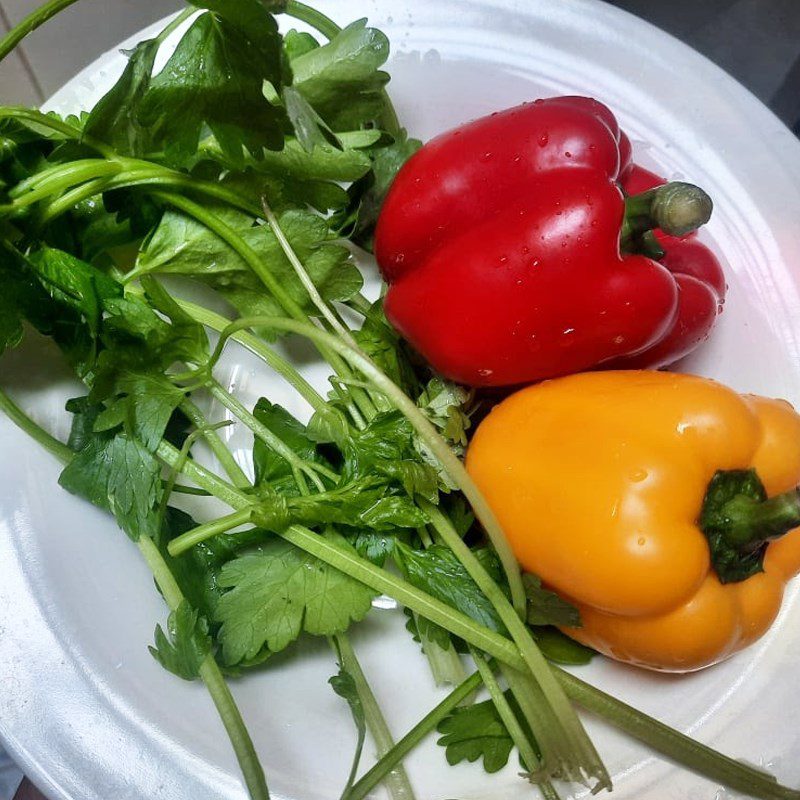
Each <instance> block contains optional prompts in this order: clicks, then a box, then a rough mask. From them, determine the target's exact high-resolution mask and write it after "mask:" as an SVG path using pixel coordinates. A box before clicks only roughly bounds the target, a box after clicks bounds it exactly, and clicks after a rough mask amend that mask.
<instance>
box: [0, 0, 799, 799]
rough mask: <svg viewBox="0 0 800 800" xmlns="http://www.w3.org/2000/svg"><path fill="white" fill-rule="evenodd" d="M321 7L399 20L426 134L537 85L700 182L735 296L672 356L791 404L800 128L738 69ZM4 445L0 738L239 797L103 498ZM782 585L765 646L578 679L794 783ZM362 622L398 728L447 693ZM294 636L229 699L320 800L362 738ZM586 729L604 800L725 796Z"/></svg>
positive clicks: (572, 6) (493, 10)
mask: <svg viewBox="0 0 800 800" xmlns="http://www.w3.org/2000/svg"><path fill="white" fill-rule="evenodd" d="M324 6H325V9H326V11H329V12H330V13H331V14H332V16H334V17H335V18H336V19H337V20H338V21H340V22H347V21H350V20H352V19H355V18H357V17H361V16H364V15H368V16H369V18H370V22H371V23H374V24H376V25H378V26H379V27H381V28H382V29H383V30H385V31H386V32H387V33H388V34H389V36H390V38H391V41H392V43H393V46H394V54H393V57H392V59H391V62H390V65H389V68H390V71H391V73H392V76H393V81H392V84H391V93H392V96H393V98H394V99H395V101H396V104H397V107H398V111H399V114H400V118H401V119H402V120H403V121H404V124H406V125H407V126H408V128H409V129H410V130H411V131H412V132H414V133H415V134H416V135H419V136H422V137H428V136H431V135H432V134H434V133H436V132H438V131H441V130H443V129H445V128H447V127H449V126H451V125H453V124H455V123H459V122H462V121H464V120H467V119H469V118H471V117H475V116H478V115H482V114H484V113H486V112H489V111H491V110H495V109H500V108H503V107H505V106H509V105H512V104H515V103H518V102H520V101H522V100H528V99H532V98H535V97H538V96H540V95H550V94H561V93H581V94H592V95H594V96H595V97H598V98H599V99H601V100H603V101H605V102H607V103H608V104H609V105H610V106H611V107H612V108H613V109H614V111H615V112H616V113H617V115H618V116H619V118H620V121H621V122H622V124H623V126H624V127H625V128H626V129H627V130H628V132H629V133H630V134H631V135H632V137H633V139H634V140H635V142H636V155H637V157H638V159H639V160H640V161H642V162H643V163H645V164H649V165H651V166H653V165H657V166H659V167H660V168H661V170H662V171H663V172H664V173H665V174H667V175H668V176H670V177H676V176H686V177H688V178H691V179H692V180H695V181H697V182H698V183H700V184H702V185H703V186H705V188H706V189H707V190H708V191H709V192H710V193H711V194H712V196H713V197H714V199H715V200H716V213H715V216H714V219H713V221H712V223H711V225H710V226H709V230H708V233H707V234H706V235H707V236H709V237H712V238H713V239H714V241H715V242H716V247H717V249H718V252H720V253H721V254H722V255H723V257H724V260H725V261H726V263H727V265H728V267H729V280H730V284H731V291H730V296H729V301H728V305H727V308H726V312H725V314H724V315H723V318H722V322H721V324H720V326H719V328H718V329H717V331H716V333H715V335H714V338H713V340H712V342H711V343H710V344H708V345H707V346H706V347H705V348H704V349H703V350H702V351H701V352H700V353H698V354H697V355H696V356H694V357H693V358H692V359H691V360H690V361H688V362H687V363H686V364H685V365H684V366H685V368H686V370H689V371H695V372H700V373H703V374H708V375H713V376H714V377H716V378H719V379H721V380H723V381H725V382H727V383H729V384H731V385H732V386H734V387H735V388H737V389H739V390H743V391H753V392H758V393H763V394H767V395H773V396H782V397H786V398H788V399H790V400H793V401H800V369H799V368H798V367H800V364H799V362H800V347H799V346H798V341H799V337H798V333H800V322H798V320H800V315H798V311H800V296H799V295H798V286H797V279H796V275H797V272H796V270H797V265H798V264H800V240H799V239H798V224H797V221H798V219H800V143H798V142H797V141H796V140H795V138H794V137H793V136H792V135H791V134H790V133H789V131H788V130H786V128H784V127H783V125H782V124H781V123H780V122H779V121H778V120H777V119H776V118H775V117H774V116H773V115H772V114H771V113H770V112H769V111H767V110H766V109H765V108H764V106H762V105H761V104H760V103H759V102H758V101H757V100H756V99H755V98H754V97H753V96H752V95H750V94H749V93H748V92H747V91H746V90H745V89H743V88H742V87H741V86H740V85H739V84H737V83H736V82H735V81H733V80H732V79H731V78H730V77H728V76H727V75H725V74H724V73H723V72H721V71H720V70H719V69H717V68H716V67H715V66H713V65H712V64H711V63H709V62H708V61H706V60H705V59H704V58H702V57H701V56H699V55H698V54H697V53H695V52H693V51H692V50H690V49H689V48H687V47H685V46H684V45H682V44H680V43H679V42H677V41H676V40H674V39H672V38H670V37H668V36H666V35H665V34H663V33H661V32H660V31H658V30H656V29H655V28H653V27H650V26H649V25H646V24H645V23H643V22H641V21H640V20H638V19H636V18H635V17H633V16H630V15H628V14H626V13H624V12H621V11H619V10H617V9H614V8H612V7H610V6H607V5H605V4H602V3H599V2H595V1H594V0H562V2H554V1H553V0H491V1H486V0H449V1H448V0H438V1H437V2H436V3H433V2H424V0H406V2H403V3H397V2H396V0H371V1H370V2H365V1H364V0H362V1H361V2H350V1H349V0H335V1H334V2H328V3H325V4H324ZM137 38H139V37H137ZM128 44H130V43H128ZM122 65H123V59H122V57H121V56H120V55H119V54H117V53H110V54H108V55H106V56H104V57H103V58H101V59H100V60H99V61H97V62H96V63H95V64H94V65H93V66H92V67H90V68H89V69H88V70H86V71H85V72H83V73H82V74H81V75H79V76H78V77H77V78H75V79H74V80H72V81H70V83H69V84H67V86H66V87H65V88H64V89H63V90H62V91H61V92H59V94H58V95H57V96H56V97H55V98H54V99H53V101H52V107H54V108H57V109H59V110H62V111H66V110H68V111H74V110H76V108H77V107H78V106H87V105H91V103H92V102H93V101H94V100H96V99H97V97H99V96H100V94H101V93H102V92H103V91H104V90H105V89H106V88H107V87H108V86H109V85H110V83H111V81H112V80H113V78H114V76H115V75H117V74H118V73H119V71H120V70H121V68H122ZM643 142H647V143H648V144H643ZM31 353H36V358H37V360H35V361H31V360H30V357H31ZM39 359H40V356H39V349H38V346H35V345H27V346H26V347H25V348H23V349H22V350H21V351H20V352H17V353H15V354H13V355H12V356H11V357H8V358H6V359H5V360H4V362H3V370H2V384H3V386H4V387H6V388H8V389H9V390H10V391H11V392H12V393H13V395H14V396H16V397H17V398H20V399H21V400H22V401H23V402H24V403H26V404H28V403H32V404H33V408H34V409H35V414H36V417H37V418H38V419H39V420H41V421H42V422H43V423H44V424H46V425H48V426H50V427H51V428H54V429H55V430H57V431H58V432H59V433H61V434H63V433H64V430H65V428H64V425H65V422H64V416H65V415H64V414H63V412H62V403H63V398H64V397H65V396H68V394H69V392H70V391H72V392H74V391H76V388H75V387H74V386H71V385H70V383H69V381H67V380H66V379H65V381H64V383H63V386H61V387H59V390H55V389H54V390H52V391H51V390H50V389H49V388H48V390H47V391H46V392H44V393H43V396H42V393H41V392H40V390H41V389H42V388H43V387H49V386H50V385H51V383H52V380H53V375H54V374H56V372H54V369H53V368H51V367H45V366H44V365H43V362H42V361H41V360H39ZM226 369H227V370H228V374H229V376H230V378H231V382H233V383H235V384H236V385H237V389H238V390H239V391H241V392H243V394H244V395H245V396H246V397H247V398H248V399H249V400H255V398H256V397H257V396H258V393H259V392H260V391H263V392H266V393H268V394H269V395H270V397H271V398H272V399H274V400H277V401H279V402H283V403H285V404H286V405H288V406H289V407H290V408H293V409H295V410H296V411H298V412H301V411H302V407H301V406H299V405H298V404H297V402H296V401H293V400H292V399H291V396H290V395H289V394H288V393H287V392H286V391H285V390H284V388H283V387H282V386H281V385H280V384H279V383H278V382H277V380H275V379H271V378H269V376H264V375H263V373H259V374H258V375H256V372H255V369H256V364H254V363H252V362H250V361H248V360H247V359H246V358H244V357H241V358H240V357H239V356H237V360H235V361H229V362H227V366H226ZM316 377H317V378H319V377H320V373H319V372H317V373H316ZM62 390H63V391H62ZM34 394H35V395H36V399H35V400H34V398H33V395H34ZM0 453H1V454H2V456H1V457H0V565H2V580H0V734H2V738H3V741H4V743H5V744H6V745H7V747H8V748H9V750H10V751H11V752H12V753H13V754H14V755H15V756H16V758H17V759H18V760H19V761H20V763H21V764H22V765H23V766H24V768H25V769H26V770H27V771H28V773H29V774H30V775H31V776H32V777H33V779H34V781H35V782H36V783H37V784H39V785H40V786H41V787H42V788H43V789H44V790H45V792H46V793H47V794H49V795H50V796H51V797H52V798H74V800H110V799H111V798H114V800H122V799H123V798H131V799H133V798H137V799H139V798H151V797H153V798H155V797H157V798H160V800H179V799H180V800H203V799H204V798H224V799H225V800H234V798H238V799H239V800H241V798H243V797H244V791H243V789H242V787H241V784H240V780H239V776H238V771H237V768H236V765H235V763H234V759H233V756H232V754H231V751H230V747H229V745H228V742H227V740H226V738H225V735H224V733H223V731H222V729H221V726H220V723H219V720H218V719H217V718H216V715H215V713H214V710H213V708H212V705H211V702H210V700H209V699H208V697H207V695H206V694H205V691H204V689H203V687H202V686H200V685H193V684H192V685H190V684H186V683H183V682H181V681H179V680H178V679H176V678H173V677H172V676H170V675H168V674H167V673H166V672H164V671H163V670H162V669H161V668H160V667H158V666H157V665H156V663H155V662H154V661H153V660H152V659H151V657H150V655H149V654H148V653H147V649H146V645H147V644H148V643H149V642H150V641H151V637H152V632H153V627H154V625H155V623H156V622H158V621H162V620H163V618H164V616H165V610H164V607H163V605H162V603H161V601H160V599H159V598H158V596H157V595H156V592H155V591H154V590H153V587H152V581H151V579H150V577H149V574H148V572H147V570H146V568H145V567H144V565H143V564H142V563H141V560H140V559H139V558H138V555H137V553H136V551H135V549H134V548H133V547H132V546H131V545H130V543H129V542H128V541H127V540H126V539H125V537H124V535H123V534H122V533H120V532H119V531H118V530H117V529H116V527H115V525H114V523H113V522H112V521H111V520H110V519H109V518H108V517H107V516H106V515H104V514H102V513H100V512H99V511H96V510H94V509H92V508H90V507H89V506H88V505H86V504H84V503H83V502H81V501H79V500H77V499H75V498H73V497H71V496H69V495H67V494H66V493H65V492H63V491H61V490H60V489H58V488H57V486H56V479H57V476H58V468H57V466H56V464H55V463H54V462H53V461H52V460H51V459H50V458H49V457H47V456H46V455H45V454H43V453H42V452H40V451H39V450H38V449H37V448H36V447H35V446H34V445H32V444H31V443H30V442H28V441H27V440H26V438H25V437H24V436H23V435H22V434H21V433H19V432H17V431H16V430H15V429H14V428H13V427H12V426H11V425H10V424H9V423H8V422H7V421H6V420H5V419H1V420H0ZM243 453H244V450H242V454H243ZM796 595H797V586H796V585H795V586H793V587H792V589H791V590H790V591H789V592H788V593H787V598H786V602H785V605H784V610H783V613H782V615H781V618H780V620H779V621H778V623H777V624H776V625H775V627H774V628H773V629H772V631H771V632H770V634H769V635H768V636H767V637H766V638H765V639H764V640H762V641H761V642H760V643H759V644H758V645H757V646H756V647H754V648H752V649H751V650H750V651H748V652H746V653H744V654H742V655H740V656H738V657H736V658H734V659H732V660H731V661H729V662H727V663H726V664H724V665H722V666H719V667H716V668H714V669H712V670H708V671H706V672H704V673H701V674H698V675H694V676H691V677H682V678H676V677H660V676H656V675H650V674H646V673H643V672H639V671H636V670H633V669H628V668H625V667H623V666H620V665H617V664H613V663H611V662H608V661H603V660H599V659H598V660H596V663H594V664H592V665H591V666H590V667H588V668H585V669H582V670H581V675H582V676H583V677H584V678H586V679H587V680H589V681H591V682H593V683H596V684H597V685H599V686H601V687H602V688H604V689H606V690H608V691H611V692H613V693H614V694H616V695H618V696H620V697H622V698H624V699H625V700H627V701H629V702H631V703H633V704H634V705H636V706H638V707H639V708H641V709H643V710H645V711H648V712H650V713H652V714H654V715H655V716H657V717H659V718H660V719H662V720H664V721H665V722H667V723H669V724H670V725H673V726H676V727H678V728H680V729H681V730H684V731H688V732H691V733H692V734H693V735H696V736H697V737H699V738H700V739H702V740H703V741H706V742H709V743H711V744H713V745H714V746H716V747H718V748H720V749H722V750H724V751H725V752H727V753H730V754H732V755H734V756H737V757H742V758H745V759H747V760H749V761H752V762H757V763H761V764H765V765H768V766H769V768H770V769H772V770H774V771H775V772H776V773H777V774H778V775H779V777H780V778H781V779H783V780H784V781H786V782H789V783H794V784H798V783H800V758H798V757H797V756H798V755H800V727H798V726H797V724H796V721H797V716H798V713H800V695H798V692H797V680H796V676H797V668H798V665H800V634H799V633H798V631H799V630H800V626H798V621H800V610H798V608H797V607H796V606H797V604H796V602H795V600H796ZM354 638H355V642H356V645H357V648H358V651H359V654H360V655H361V657H362V659H363V663H364V667H365V669H366V672H367V674H368V676H369V678H370V680H371V681H372V683H373V685H374V687H375V690H376V693H377V695H378V698H379V699H380V701H381V703H382V705H383V707H384V709H385V711H386V714H387V716H388V718H389V720H390V721H391V726H392V728H393V730H394V732H395V734H396V735H402V734H403V733H404V732H405V731H406V730H408V728H409V727H410V726H411V725H412V724H414V723H415V722H416V721H417V719H418V718H419V717H420V716H421V715H422V714H423V713H424V712H425V711H427V710H428V709H429V708H430V707H431V706H432V705H433V704H434V703H435V702H436V701H437V700H438V699H439V698H441V696H442V692H441V691H437V690H436V689H435V688H434V687H433V686H432V682H431V679H430V676H429V673H428V670H427V667H426V664H425V662H424V660H423V658H422V657H421V655H420V654H419V653H418V652H417V648H416V646H415V645H414V644H413V643H412V642H411V641H410V639H409V637H408V636H407V635H406V634H405V633H404V632H403V631H402V618H401V615H399V614H397V613H396V612H391V611H383V612H381V611H376V612H375V613H373V614H372V615H371V620H370V621H369V622H367V623H366V624H364V625H362V626H359V628H358V630H357V633H356V635H355V637H354ZM302 648H303V655H302V657H300V658H297V657H295V658H292V659H276V662H277V663H276V664H275V665H274V666H273V667H272V668H271V669H270V670H268V671H266V672H264V673H261V674H259V675H252V676H249V677H247V678H246V679H244V680H241V681H237V682H235V684H234V692H235V694H236V697H237V700H238V701H239V703H240V705H241V708H242V709H243V712H244V716H245V717H246V719H247V722H248V724H249V726H250V730H251V731H252V733H253V737H254V739H255V743H256V746H257V749H258V751H259V752H260V754H261V756H262V758H263V762H264V765H265V767H266V770H267V775H268V778H269V782H270V788H271V790H272V792H273V794H274V796H275V797H277V798H281V797H284V798H291V800H317V798H319V800H332V799H333V798H336V797H338V795H339V792H340V790H341V787H342V785H343V781H344V777H345V773H346V771H347V768H348V762H349V758H350V752H351V745H352V743H353V738H354V735H353V731H352V727H351V722H350V720H349V719H348V712H347V711H346V709H345V708H344V707H343V704H342V703H341V701H340V700H339V699H338V698H336V697H335V696H334V694H333V693H332V691H331V690H330V688H329V687H328V685H327V683H326V680H327V678H328V677H329V675H331V674H332V672H333V671H334V662H333V658H332V656H331V654H330V652H329V651H328V650H327V649H326V648H325V646H324V645H323V644H322V643H310V644H303V646H302ZM588 723H589V727H590V729H591V732H592V733H593V734H594V735H595V738H596V741H597V743H598V745H599V748H600V750H601V753H602V754H603V756H604V757H605V759H606V762H607V764H608V766H609V768H610V770H611V771H612V773H613V776H614V781H615V784H616V787H617V794H616V795H615V796H617V797H619V798H628V799H629V800H630V799H632V798H637V800H643V799H644V798H648V799H650V800H655V799H656V798H657V800H671V799H672V798H674V799H675V800H678V798H680V800H687V799H688V800H691V799H693V798H696V799H697V800H712V798H721V797H723V796H725V797H728V795H723V794H722V793H718V787H716V786H713V785H711V784H709V783H707V782H704V781H702V780H700V779H699V778H696V777H694V776H691V775H688V774H687V773H685V772H682V771H678V770H676V769H675V768H673V767H670V766H669V765H666V764H664V763H663V762H661V761H659V760H656V759H654V758H653V757H652V756H651V755H650V754H649V753H648V752H647V751H646V750H644V749H643V748H641V747H639V746H637V745H635V744H632V743H631V742H630V741H629V740H627V739H625V738H624V737H622V736H619V735H617V734H616V733H614V732H613V731H612V730H610V729H609V728H607V727H606V726H605V725H603V724H600V723H598V722H596V721H595V720H592V719H590V720H588ZM367 751H368V753H369V755H372V748H370V747H368V748H367ZM407 768H408V771H409V773H410V776H411V780H412V782H413V784H414V786H415V788H416V790H417V794H418V797H419V799H420V800H433V799H434V798H442V797H459V798H461V800H472V799H474V800H477V799H478V798H486V797H488V796H492V797H498V798H500V797H502V798H508V799H509V800H513V799H514V798H517V797H519V798H522V797H527V796H530V794H529V792H530V790H529V789H527V788H526V787H525V786H524V785H523V784H522V783H521V782H520V781H519V780H518V779H517V778H516V776H515V772H516V770H515V769H514V767H513V766H510V767H508V768H507V769H506V770H505V771H503V772H502V773H500V774H498V775H495V776H486V775H485V774H484V773H483V771H482V769H481V768H480V767H479V766H477V765H466V766H465V765H462V766H458V767H455V768H450V767H448V766H447V765H446V763H445V760H444V755H443V753H442V751H441V749H440V748H438V747H436V745H435V744H433V742H432V741H429V742H428V743H427V744H426V745H425V746H424V747H422V748H420V749H419V750H418V751H416V752H415V753H414V754H413V755H412V756H411V757H410V758H409V759H408V761H407Z"/></svg>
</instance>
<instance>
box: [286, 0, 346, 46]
mask: <svg viewBox="0 0 800 800" xmlns="http://www.w3.org/2000/svg"><path fill="white" fill-rule="evenodd" d="M283 13H284V14H288V15H289V16H290V17H294V18H295V19H298V20H300V22H305V23H306V24H307V25H310V26H311V27H312V28H315V29H316V30H318V31H319V32H320V33H321V34H322V35H323V36H324V37H325V38H326V39H333V37H334V36H336V34H337V33H341V30H342V29H341V28H340V27H339V26H338V25H337V24H336V23H335V22H334V21H333V20H332V19H331V18H330V17H327V16H325V14H323V13H322V12H321V11H317V9H316V8H311V6H307V5H306V4H305V3H300V2H298V0H286V4H285V5H284V8H283Z"/></svg>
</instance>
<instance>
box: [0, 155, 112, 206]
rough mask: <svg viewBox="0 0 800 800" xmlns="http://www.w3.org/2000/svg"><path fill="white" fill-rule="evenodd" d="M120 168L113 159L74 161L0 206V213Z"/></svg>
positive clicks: (59, 192)
mask: <svg viewBox="0 0 800 800" xmlns="http://www.w3.org/2000/svg"><path fill="white" fill-rule="evenodd" d="M120 170H121V167H120V165H119V164H116V163H114V162H113V161H100V160H98V159H87V162H86V163H81V162H77V161H76V162H75V163H74V164H70V165H69V166H68V167H62V168H61V169H60V170H58V172H56V173H54V174H52V175H48V176H47V177H46V178H44V179H43V180H39V181H37V182H36V183H35V184H32V188H30V190H28V191H26V192H25V193H23V194H21V195H19V196H18V197H16V198H14V199H13V200H12V202H11V203H9V204H7V205H4V206H0V213H12V212H17V211H21V210H22V209H24V208H27V207H28V206H31V205H33V204H34V203H38V202H39V201H40V200H43V199H45V198H46V197H51V196H53V195H58V194H61V192H63V191H65V190H67V189H71V188H72V187H73V186H75V185H76V184H82V183H84V182H85V181H90V180H94V179H96V178H103V177H108V176H110V175H116V174H117V173H119V172H120Z"/></svg>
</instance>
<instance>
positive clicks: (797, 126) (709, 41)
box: [15, 0, 800, 800]
mask: <svg viewBox="0 0 800 800" xmlns="http://www.w3.org/2000/svg"><path fill="white" fill-rule="evenodd" d="M553 2H564V0H553ZM610 2H611V4H612V5H615V6H618V7H619V8H623V9H625V10H626V11H630V12H632V13H634V14H636V15H637V16H640V17H643V18H644V19H646V20H648V21H650V22H652V23H653V24H655V25H657V26H658V27H660V28H663V29H664V30H665V31H667V32H669V33H671V34H672V35H673V36H676V37H678V38H679V39H682V40H683V41H684V42H686V43H687V44H689V45H691V46H692V47H694V48H695V49H696V50H699V51H700V52H701V53H703V54H704V55H706V56H708V58H710V59H711V60H712V61H715V62H716V63H717V64H719V66H721V67H722V68H723V69H725V70H726V71H728V72H729V73H730V74H731V75H733V76H734V77H735V78H737V79H738V80H739V81H741V82H742V83H743V84H744V85H745V86H747V87H748V88H749V89H750V90H751V91H752V92H753V93H754V94H756V95H757V96H758V97H759V98H761V100H763V101H764V102H765V103H766V104H767V105H769V106H770V108H772V110H773V111H774V112H775V113H776V114H777V115H778V116H779V117H780V118H781V119H782V120H783V121H784V122H785V123H786V124H787V125H788V126H789V127H790V128H792V129H793V130H794V131H795V133H797V134H800V0H666V1H662V0H610ZM148 3H149V0H141V6H140V12H141V11H143V9H145V8H147V6H148ZM321 6H322V7H323V9H324V3H321ZM144 13H145V15H147V12H146V11H144ZM161 16H163V13H160V12H157V11H155V10H154V11H153V14H152V19H150V20H143V21H142V24H144V22H145V21H155V20H156V19H158V18H159V17H161ZM139 27H141V26H139ZM133 31H134V29H133V28H132V29H131V31H130V32H131V33H132V32H133ZM96 33H97V34H98V36H97V38H96V39H95V41H94V42H93V43H92V47H91V51H92V52H91V53H88V54H86V55H85V63H89V61H90V60H91V59H93V58H94V57H95V56H96V55H99V53H101V52H102V51H103V50H106V49H108V48H110V47H113V46H114V44H115V43H116V42H117V41H118V40H119V38H120V37H119V36H118V35H117V36H116V38H115V39H110V40H109V41H103V33H104V31H102V30H99V31H97V32H96ZM112 35H115V34H112ZM687 91H691V87H687ZM15 800H44V798H42V796H41V795H40V794H39V793H38V792H36V790H35V789H33V787H32V786H30V784H28V783H27V782H25V783H23V785H22V787H20V790H19V792H18V794H17V797H16V798H15Z"/></svg>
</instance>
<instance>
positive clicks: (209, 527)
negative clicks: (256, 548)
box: [169, 508, 252, 555]
mask: <svg viewBox="0 0 800 800" xmlns="http://www.w3.org/2000/svg"><path fill="white" fill-rule="evenodd" d="M251 517H252V509H250V508H244V509H242V510H241V511H234V512H233V513H232V514H227V515H226V516H224V517H218V518H217V519H215V520H212V521H211V522H206V523H204V524H203V525H198V526H197V527H196V528H192V529H191V530H190V531H186V533H182V534H181V535H180V536H178V537H176V538H175V539H173V540H172V542H170V548H169V552H170V555H177V554H178V553H180V552H183V550H184V549H185V550H188V549H189V548H190V547H194V546H195V545H198V544H200V543H201V542H204V541H205V540H206V539H211V538H213V537H214V536H219V535H220V534H222V533H228V532H229V531H232V530H234V529H235V528H239V527H241V526H242V525H246V524H247V523H248V522H250V518H251ZM175 543H177V544H176V545H175V546H174V547H173V546H172V545H173V544H175ZM179 548H182V549H179Z"/></svg>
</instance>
